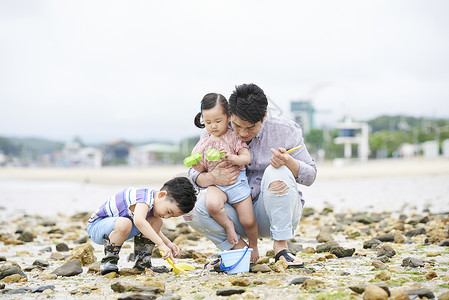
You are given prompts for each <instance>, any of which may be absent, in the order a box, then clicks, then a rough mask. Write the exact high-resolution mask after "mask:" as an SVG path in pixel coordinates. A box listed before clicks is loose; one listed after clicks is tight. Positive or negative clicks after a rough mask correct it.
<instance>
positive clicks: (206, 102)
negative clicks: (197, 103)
mask: <svg viewBox="0 0 449 300" xmlns="http://www.w3.org/2000/svg"><path fill="white" fill-rule="evenodd" d="M218 103H220V105H221V107H222V108H223V112H224V113H225V114H226V115H229V104H228V100H226V97H225V96H223V95H221V94H217V93H209V94H207V95H206V96H204V97H203V100H201V111H200V112H199V113H197V115H196V116H195V119H194V120H193V123H195V126H196V127H198V128H204V127H205V125H204V123H201V116H202V115H203V110H205V109H211V108H214V107H215V105H217V104H218Z"/></svg>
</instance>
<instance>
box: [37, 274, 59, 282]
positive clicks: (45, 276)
mask: <svg viewBox="0 0 449 300" xmlns="http://www.w3.org/2000/svg"><path fill="white" fill-rule="evenodd" d="M38 278H39V279H40V280H53V279H56V278H58V276H56V274H50V273H41V274H39V276H38Z"/></svg>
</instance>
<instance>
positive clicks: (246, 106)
mask: <svg viewBox="0 0 449 300" xmlns="http://www.w3.org/2000/svg"><path fill="white" fill-rule="evenodd" d="M267 106H268V100H267V97H266V96H265V93H264V92H263V90H262V89H261V88H260V87H258V86H257V85H255V84H254V83H250V84H242V85H239V86H236V87H235V91H234V92H232V94H231V96H229V110H230V112H231V115H236V116H237V117H239V118H240V119H242V120H244V121H247V122H250V123H252V124H256V123H257V122H259V121H263V118H264V117H265V113H266V112H267Z"/></svg>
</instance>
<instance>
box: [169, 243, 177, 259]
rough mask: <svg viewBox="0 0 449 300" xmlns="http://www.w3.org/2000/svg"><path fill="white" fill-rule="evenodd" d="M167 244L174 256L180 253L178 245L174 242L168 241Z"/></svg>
mask: <svg viewBox="0 0 449 300" xmlns="http://www.w3.org/2000/svg"><path fill="white" fill-rule="evenodd" d="M167 246H168V247H169V248H170V249H171V250H172V253H173V256H174V257H178V256H179V254H180V251H179V247H178V246H177V245H176V244H175V243H168V244H167Z"/></svg>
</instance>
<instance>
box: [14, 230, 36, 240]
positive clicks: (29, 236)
mask: <svg viewBox="0 0 449 300" xmlns="http://www.w3.org/2000/svg"><path fill="white" fill-rule="evenodd" d="M17 239H18V240H19V241H22V242H25V243H29V242H32V241H33V240H34V235H33V234H32V233H31V232H29V231H25V232H23V233H22V234H21V235H20V236H19V237H18V238H17Z"/></svg>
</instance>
